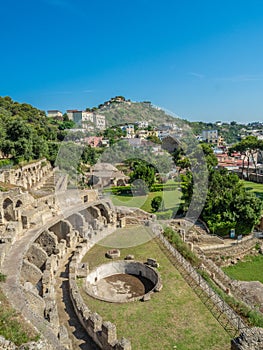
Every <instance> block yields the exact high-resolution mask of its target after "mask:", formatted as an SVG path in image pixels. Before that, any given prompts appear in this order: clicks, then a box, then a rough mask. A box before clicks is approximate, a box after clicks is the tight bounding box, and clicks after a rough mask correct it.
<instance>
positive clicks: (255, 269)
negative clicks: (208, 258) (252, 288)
mask: <svg viewBox="0 0 263 350" xmlns="http://www.w3.org/2000/svg"><path fill="white" fill-rule="evenodd" d="M223 270H224V271H225V273H226V274H228V276H230V277H231V278H234V279H236V280H240V281H259V282H261V283H263V273H262V271H263V255H257V256H248V257H246V259H245V260H244V261H240V262H238V263H237V264H236V265H233V266H228V267H224V268H223Z"/></svg>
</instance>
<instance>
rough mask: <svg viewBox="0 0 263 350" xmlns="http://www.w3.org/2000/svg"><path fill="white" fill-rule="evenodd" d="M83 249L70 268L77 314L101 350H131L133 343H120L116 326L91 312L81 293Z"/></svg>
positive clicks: (125, 340)
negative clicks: (80, 265)
mask: <svg viewBox="0 0 263 350" xmlns="http://www.w3.org/2000/svg"><path fill="white" fill-rule="evenodd" d="M82 249H85V248H84V246H82V247H80V248H79V251H78V259H77V258H76V257H75V256H73V258H72V261H71V263H70V267H69V292H70V297H71V301H72V303H73V307H74V310H75V313H76V315H77V316H78V319H79V321H80V322H81V324H82V326H83V327H84V329H85V330H86V332H87V333H88V335H89V336H90V337H91V338H92V339H93V340H94V342H95V343H96V344H97V345H98V346H99V347H100V348H101V349H103V350H131V343H130V342H129V341H128V340H127V339H124V338H123V339H121V340H120V341H119V340H118V339H117V330H116V326H115V325H114V324H112V323H111V322H105V321H103V319H102V317H101V316H100V315H99V314H97V313H93V312H91V310H90V309H89V308H88V306H87V305H86V304H85V303H84V301H83V299H82V297H81V295H80V293H79V290H78V286H77V282H76V273H77V268H78V263H79V262H80V260H79V258H80V257H81V256H82V255H83V253H81V252H80V250H82ZM86 251H87V248H86Z"/></svg>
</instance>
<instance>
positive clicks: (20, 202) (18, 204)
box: [16, 199, 23, 208]
mask: <svg viewBox="0 0 263 350" xmlns="http://www.w3.org/2000/svg"><path fill="white" fill-rule="evenodd" d="M22 205H23V202H22V201H21V200H20V199H19V200H18V201H17V202H16V208H20V207H21V206H22Z"/></svg>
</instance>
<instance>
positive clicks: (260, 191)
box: [244, 181, 263, 200]
mask: <svg viewBox="0 0 263 350" xmlns="http://www.w3.org/2000/svg"><path fill="white" fill-rule="evenodd" d="M244 187H245V188H246V189H247V190H249V191H252V192H254V193H255V194H256V195H257V197H259V198H261V199H262V200H263V184H258V183H255V182H250V181H244Z"/></svg>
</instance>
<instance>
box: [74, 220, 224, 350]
mask: <svg viewBox="0 0 263 350" xmlns="http://www.w3.org/2000/svg"><path fill="white" fill-rule="evenodd" d="M138 234H139V230H138V227H137V230H136V233H135V236H133V232H132V230H124V229H122V230H117V231H115V232H114V233H113V234H112V235H111V236H109V237H107V238H106V239H105V240H104V241H102V242H100V243H101V244H100V245H95V246H94V247H93V248H92V249H91V250H90V251H89V252H88V253H87V255H86V256H85V257H84V259H83V261H85V262H87V261H88V262H89V265H90V269H93V268H94V267H95V266H97V265H99V264H102V263H106V262H109V259H107V258H105V252H106V251H107V244H110V246H112V242H114V241H115V242H118V243H120V241H122V242H125V244H127V245H128V246H129V245H130V244H129V243H130V242H133V241H134V239H135V240H136V239H138V237H137V236H136V235H138ZM149 237H150V236H149ZM120 245H121V244H119V246H120ZM127 245H126V246H127ZM127 254H133V255H134V256H135V259H136V260H139V261H145V260H146V259H147V257H152V258H156V259H157V260H158V262H159V264H160V267H159V272H160V274H161V278H162V282H163V289H162V290H161V292H159V293H154V295H153V296H152V298H151V300H150V301H148V302H132V303H124V304H117V303H116V304H115V303H114V304H113V303H107V302H103V301H99V300H96V299H94V298H92V297H90V296H88V295H87V294H86V293H85V291H84V289H82V288H80V289H81V291H82V296H83V299H84V300H85V302H86V304H87V305H88V306H89V308H90V309H91V310H92V311H96V312H98V313H99V314H100V315H101V316H102V317H103V319H104V320H108V321H111V322H113V323H114V324H116V326H117V335H118V338H121V337H126V338H128V339H130V341H131V343H132V349H134V350H142V349H143V350H153V349H171V350H172V349H177V350H226V349H229V348H230V338H229V335H228V334H227V333H226V332H225V330H224V329H223V328H222V327H221V325H220V324H219V323H218V322H217V321H216V319H215V318H214V317H213V316H212V314H211V313H210V312H209V311H208V310H207V308H206V307H205V306H204V304H203V303H202V302H201V301H200V299H199V298H198V297H197V296H196V294H195V293H194V292H193V291H192V289H191V288H190V287H189V286H188V284H186V282H185V281H184V280H183V278H182V277H181V275H180V273H179V272H178V270H177V269H176V268H175V267H174V266H173V265H172V264H171V263H170V261H169V260H168V258H167V257H166V255H165V254H164V253H163V251H162V250H161V249H160V247H159V245H158V242H157V241H156V240H155V239H152V240H149V241H148V242H146V243H144V244H141V245H137V246H135V247H130V248H123V249H121V259H123V258H124V257H125V256H126V255H127ZM82 283H83V280H82V279H79V280H78V284H79V286H80V287H81V286H82Z"/></svg>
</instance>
